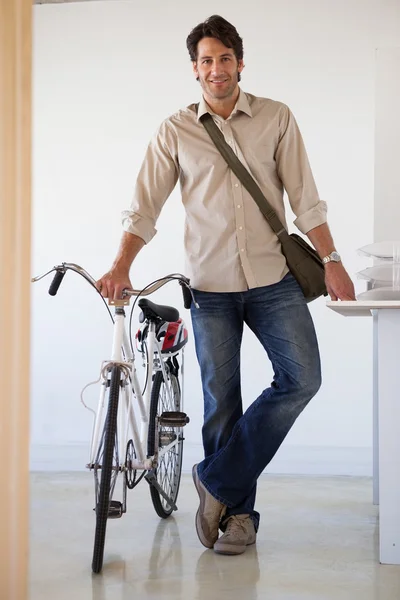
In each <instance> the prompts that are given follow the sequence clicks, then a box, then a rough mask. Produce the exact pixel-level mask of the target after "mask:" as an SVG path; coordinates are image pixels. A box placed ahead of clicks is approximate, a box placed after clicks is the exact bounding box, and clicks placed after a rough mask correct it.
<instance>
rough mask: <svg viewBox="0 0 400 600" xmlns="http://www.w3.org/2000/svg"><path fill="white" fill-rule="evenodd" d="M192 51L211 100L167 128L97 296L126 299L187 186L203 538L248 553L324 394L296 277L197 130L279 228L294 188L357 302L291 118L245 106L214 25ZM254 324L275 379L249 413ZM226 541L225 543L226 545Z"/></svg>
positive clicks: (299, 207)
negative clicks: (224, 147)
mask: <svg viewBox="0 0 400 600" xmlns="http://www.w3.org/2000/svg"><path fill="white" fill-rule="evenodd" d="M187 47H188V50H189V54H190V58H191V60H192V64H193V71H194V74H195V77H196V79H197V80H198V81H199V82H200V85H201V87H202V91H203V95H202V98H201V100H200V103H199V104H198V105H197V104H193V105H191V106H189V107H187V108H186V109H184V110H180V111H179V112H177V113H176V114H174V115H173V116H172V117H170V118H168V119H166V120H165V121H164V122H163V123H162V125H161V127H160V128H159V131H158V132H157V134H156V135H155V137H154V138H153V140H152V141H151V143H150V145H149V148H148V150H147V154H146V157H145V160H144V163H143V165H142V168H141V171H140V173H139V176H138V180H137V185H136V190H135V194H134V198H133V202H132V206H131V209H130V210H128V211H125V212H124V213H123V225H124V229H125V232H124V234H123V237H122V242H121V246H120V249H119V252H118V255H117V257H116V260H115V261H114V264H113V266H112V267H111V270H110V271H109V272H108V273H106V274H105V275H104V276H103V277H102V278H101V279H100V280H99V282H98V287H99V289H101V292H102V294H103V296H105V297H108V296H111V297H118V296H120V294H121V291H122V290H123V288H128V287H132V286H131V282H130V280H129V270H130V267H131V264H132V261H133V260H134V258H135V256H136V255H137V253H138V252H139V251H140V249H141V248H142V247H143V245H144V244H146V243H148V242H149V241H150V240H151V239H152V237H153V236H154V234H155V228H154V225H155V222H156V220H157V218H158V216H159V214H160V211H161V209H162V206H163V204H164V202H165V201H166V199H167V198H168V196H169V195H170V193H171V192H172V190H173V188H174V186H175V184H176V182H177V180H178V179H179V180H180V185H181V192H182V201H183V204H184V206H185V210H186V225H185V249H186V258H187V271H186V274H187V275H188V276H189V277H190V279H191V282H192V285H193V287H194V289H195V291H194V294H195V297H196V300H197V301H198V304H199V305H200V309H196V308H194V307H192V311H191V314H192V323H193V330H194V336H195V344H196V352H197V357H198V361H199V365H200V369H201V376H202V385H203V394H204V426H203V445H204V454H205V458H204V460H203V461H202V462H200V463H199V464H198V465H195V466H194V467H193V478H194V483H195V486H196V489H197V491H198V494H199V498H200V507H199V510H198V512H197V515H196V529H197V533H198V536H199V538H200V541H201V542H202V543H203V544H204V546H206V547H207V548H214V550H215V551H216V552H219V553H222V554H240V553H242V552H244V551H245V549H246V546H247V545H249V544H252V543H254V542H255V540H256V531H257V529H258V524H259V514H258V513H257V512H256V511H255V510H254V504H255V496H256V483H257V479H258V477H259V475H260V474H261V473H262V471H263V470H264V469H265V467H266V466H267V464H268V463H269V462H270V461H271V459H272V458H273V456H274V455H275V453H276V451H277V450H278V448H279V446H280V445H281V443H282V442H283V440H284V438H285V437H286V435H287V433H288V431H289V430H290V428H291V426H292V425H293V423H294V422H295V420H296V418H297V417H298V415H299V414H300V412H301V411H302V410H303V409H304V407H305V406H306V405H307V403H308V402H309V401H310V400H311V398H312V397H313V396H314V395H315V394H316V392H317V391H318V389H319V387H320V382H321V374H320V361H319V352H318V345H317V339H316V336H315V331H314V327H313V323H312V320H311V317H310V314H309V311H308V308H307V305H306V303H305V300H304V297H303V294H302V292H301V290H300V288H299V286H298V284H297V282H296V281H295V279H294V278H293V276H292V275H291V274H290V273H289V272H288V268H287V266H286V261H285V258H284V256H283V254H282V252H281V247H280V243H279V241H278V238H277V237H276V235H275V234H274V233H273V231H272V229H271V228H270V226H269V224H268V223H267V221H266V220H265V218H264V217H263V216H262V214H261V212H260V210H259V209H258V207H257V205H256V203H255V202H254V200H253V199H252V197H251V196H250V195H249V193H248V192H247V191H246V190H245V189H244V188H243V187H242V185H241V183H240V181H239V180H238V179H237V178H236V176H235V175H234V174H233V172H232V171H231V170H230V169H229V168H228V167H227V165H226V163H225V161H224V159H223V158H222V157H221V156H220V154H219V152H218V150H217V149H216V148H215V146H214V145H213V142H212V141H211V139H210V137H209V135H208V133H207V132H206V130H205V129H204V127H203V125H202V123H201V121H200V120H199V118H200V117H201V116H202V115H203V114H204V113H206V112H209V113H210V114H211V115H212V117H213V119H214V121H215V123H216V124H217V125H218V127H219V128H220V129H221V131H222V132H223V134H224V136H225V139H226V141H227V142H228V143H229V144H230V145H231V147H232V149H233V150H234V152H235V153H236V155H237V156H238V157H239V158H240V160H241V161H242V162H243V163H244V164H245V166H246V167H247V168H248V169H249V170H250V172H251V173H252V175H253V177H255V179H256V180H257V182H258V184H259V186H260V187H261V189H262V190H263V192H264V195H265V196H266V197H267V199H268V201H269V202H270V203H271V204H272V205H273V207H274V208H275V210H276V212H277V214H278V216H279V218H280V220H281V221H282V222H283V223H286V221H285V214H284V204H283V190H284V188H285V189H286V191H287V193H288V197H289V201H290V203H291V206H292V209H293V212H294V213H295V215H296V217H297V218H296V220H295V224H296V226H297V227H298V228H299V229H300V230H301V231H302V233H304V234H307V236H308V237H309V239H310V240H311V242H312V244H313V245H314V246H315V248H316V250H317V251H318V253H319V254H320V256H321V258H325V260H326V267H325V269H326V285H327V289H328V292H329V294H330V296H331V298H332V299H334V300H336V299H340V300H353V299H354V288H353V284H352V282H351V280H350V278H349V276H348V274H347V273H346V271H345V269H344V267H343V265H342V263H341V261H340V257H339V255H338V254H337V253H336V251H335V246H334V243H333V240H332V237H331V234H330V232H329V228H328V225H327V222H326V204H325V202H323V201H321V200H320V199H319V197H318V192H317V189H316V187H315V183H314V179H313V176H312V173H311V170H310V166H309V163H308V159H307V155H306V152H305V149H304V145H303V141H302V138H301V135H300V132H299V130H298V127H297V124H296V122H295V119H294V117H293V115H292V114H291V112H290V110H289V109H288V107H287V106H285V105H284V104H282V103H280V102H275V101H273V100H269V99H266V98H257V97H255V96H252V95H250V94H245V93H244V92H243V91H242V90H241V89H240V88H239V86H238V82H239V81H240V74H241V73H242V71H243V68H244V64H243V45H242V39H241V38H240V37H239V35H238V33H237V31H236V29H235V28H234V27H233V26H232V25H231V24H230V23H228V22H227V21H225V19H223V18H222V17H219V16H213V17H210V18H209V19H208V20H207V21H205V22H204V23H201V24H200V25H198V26H197V27H195V28H194V29H193V31H192V32H191V33H190V35H189V36H188V38H187ZM244 323H246V324H247V325H248V326H249V327H250V329H251V330H252V331H253V332H254V333H255V335H256V336H257V338H258V339H259V341H260V342H261V344H262V345H263V347H264V348H265V350H266V352H267V354H268V356H269V358H270V360H271V362H272V365H273V368H274V380H273V382H272V384H271V387H269V388H268V389H265V390H264V391H263V392H262V393H261V394H260V396H259V397H258V398H257V399H256V400H255V401H254V402H253V403H252V404H251V405H250V407H249V408H248V409H247V411H246V412H245V414H243V411H242V398H241V389H240V346H241V339H242V332H243V326H244ZM219 529H221V531H223V532H224V533H223V535H222V536H221V537H218V536H219Z"/></svg>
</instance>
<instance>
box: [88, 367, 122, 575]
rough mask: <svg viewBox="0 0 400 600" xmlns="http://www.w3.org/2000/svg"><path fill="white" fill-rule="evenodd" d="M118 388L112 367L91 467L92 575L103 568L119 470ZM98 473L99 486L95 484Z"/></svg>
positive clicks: (117, 374) (116, 371) (118, 374)
mask: <svg viewBox="0 0 400 600" xmlns="http://www.w3.org/2000/svg"><path fill="white" fill-rule="evenodd" d="M120 388H121V369H120V367H113V369H112V371H111V380H110V392H109V398H108V409H107V416H106V420H105V426H104V432H103V436H102V441H101V444H100V448H99V452H98V456H97V458H96V465H95V478H96V532H95V537H94V548H93V561H92V570H93V573H100V571H101V569H102V567H103V556H104V544H105V539H106V528H107V519H108V516H109V510H110V502H111V498H112V493H113V490H114V486H115V481H116V478H117V475H118V470H119V460H118V440H117V415H118V401H119V391H120ZM99 473H100V483H98V481H97V477H98V474H99Z"/></svg>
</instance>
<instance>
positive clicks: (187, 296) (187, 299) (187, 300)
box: [179, 282, 192, 308]
mask: <svg viewBox="0 0 400 600" xmlns="http://www.w3.org/2000/svg"><path fill="white" fill-rule="evenodd" d="M179 283H180V285H181V288H182V294H183V305H184V307H185V308H190V307H191V305H192V294H191V293H190V290H189V289H188V288H187V287H186V285H185V284H184V283H182V282H179Z"/></svg>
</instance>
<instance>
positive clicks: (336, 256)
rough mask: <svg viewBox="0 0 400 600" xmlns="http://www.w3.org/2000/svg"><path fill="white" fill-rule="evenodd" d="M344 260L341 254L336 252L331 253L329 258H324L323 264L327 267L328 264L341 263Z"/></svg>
mask: <svg viewBox="0 0 400 600" xmlns="http://www.w3.org/2000/svg"><path fill="white" fill-rule="evenodd" d="M341 260H342V259H341V257H340V254H339V253H338V252H336V251H333V252H331V253H330V254H328V256H324V258H323V259H322V262H323V263H324V265H326V264H327V263H328V262H340V261H341Z"/></svg>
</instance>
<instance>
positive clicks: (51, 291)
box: [49, 270, 66, 296]
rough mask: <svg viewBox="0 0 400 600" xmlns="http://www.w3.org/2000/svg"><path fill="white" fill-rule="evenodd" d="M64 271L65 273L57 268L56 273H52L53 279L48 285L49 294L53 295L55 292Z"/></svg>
mask: <svg viewBox="0 0 400 600" xmlns="http://www.w3.org/2000/svg"><path fill="white" fill-rule="evenodd" d="M65 273H66V271H61V270H60V271H59V270H57V271H56V274H55V275H54V278H53V281H52V282H51V284H50V287H49V294H50V296H55V295H56V294H57V292H58V288H59V287H60V285H61V282H62V280H63V278H64V275H65Z"/></svg>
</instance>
